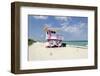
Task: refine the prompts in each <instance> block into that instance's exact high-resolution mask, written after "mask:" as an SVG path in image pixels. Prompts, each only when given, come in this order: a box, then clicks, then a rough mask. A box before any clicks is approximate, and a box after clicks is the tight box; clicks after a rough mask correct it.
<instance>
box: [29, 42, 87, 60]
mask: <svg viewBox="0 0 100 76" xmlns="http://www.w3.org/2000/svg"><path fill="white" fill-rule="evenodd" d="M87 57H88V48H82V47H74V46H69V45H67V46H66V47H58V48H57V47H56V48H46V45H45V43H43V42H36V43H33V44H32V45H30V46H29V48H28V60H29V61H33V60H36V61H38V60H66V59H85V58H87Z"/></svg>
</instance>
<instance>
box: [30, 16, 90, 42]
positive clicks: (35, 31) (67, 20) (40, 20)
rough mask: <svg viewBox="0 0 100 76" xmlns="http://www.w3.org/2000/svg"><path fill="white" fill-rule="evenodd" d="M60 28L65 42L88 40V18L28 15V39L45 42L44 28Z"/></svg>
mask: <svg viewBox="0 0 100 76" xmlns="http://www.w3.org/2000/svg"><path fill="white" fill-rule="evenodd" d="M45 25H47V26H49V27H53V28H59V29H60V31H59V32H58V33H59V34H61V35H62V36H63V37H64V41H70V40H87V39H88V18H87V17H77V16H44V15H28V38H31V39H34V40H39V41H42V40H45V32H44V31H43V28H44V26H45Z"/></svg>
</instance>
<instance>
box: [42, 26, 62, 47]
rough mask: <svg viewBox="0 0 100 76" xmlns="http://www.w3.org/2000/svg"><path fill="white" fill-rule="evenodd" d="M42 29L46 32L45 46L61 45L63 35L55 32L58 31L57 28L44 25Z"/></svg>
mask: <svg viewBox="0 0 100 76" xmlns="http://www.w3.org/2000/svg"><path fill="white" fill-rule="evenodd" d="M44 31H45V32H46V41H47V42H46V47H49V48H52V47H61V46H62V40H63V36H61V35H60V34H57V32H58V31H60V30H59V29H57V28H52V27H48V26H45V27H44Z"/></svg>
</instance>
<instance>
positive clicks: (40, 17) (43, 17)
mask: <svg viewBox="0 0 100 76" xmlns="http://www.w3.org/2000/svg"><path fill="white" fill-rule="evenodd" d="M33 17H34V18H35V19H44V20H45V19H47V18H48V16H33Z"/></svg>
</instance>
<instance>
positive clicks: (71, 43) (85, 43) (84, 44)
mask: <svg viewBox="0 0 100 76" xmlns="http://www.w3.org/2000/svg"><path fill="white" fill-rule="evenodd" d="M63 43H66V46H74V47H82V48H88V41H63Z"/></svg>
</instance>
